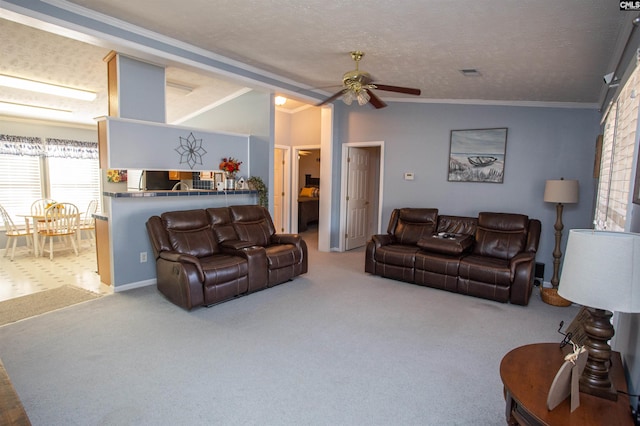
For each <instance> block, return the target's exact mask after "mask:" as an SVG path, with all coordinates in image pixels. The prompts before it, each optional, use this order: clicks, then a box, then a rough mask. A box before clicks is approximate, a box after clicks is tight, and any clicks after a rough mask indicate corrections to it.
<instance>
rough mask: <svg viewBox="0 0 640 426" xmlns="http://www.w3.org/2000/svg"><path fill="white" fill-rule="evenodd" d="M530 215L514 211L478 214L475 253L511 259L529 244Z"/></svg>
mask: <svg viewBox="0 0 640 426" xmlns="http://www.w3.org/2000/svg"><path fill="white" fill-rule="evenodd" d="M528 228H529V217H528V216H525V215H521V214H513V213H488V212H481V213H479V214H478V226H477V229H476V243H475V246H474V251H473V252H474V254H477V255H481V256H489V257H495V258H498V259H503V260H509V259H511V258H513V257H514V256H515V255H517V254H518V253H520V252H522V251H523V250H524V249H525V247H526V244H527V232H528Z"/></svg>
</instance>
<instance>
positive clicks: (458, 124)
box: [331, 103, 599, 281]
mask: <svg viewBox="0 0 640 426" xmlns="http://www.w3.org/2000/svg"><path fill="white" fill-rule="evenodd" d="M336 115H338V119H337V123H338V130H337V132H336V135H335V138H336V140H335V144H336V149H335V150H334V161H335V163H334V170H336V169H338V171H339V167H338V165H339V164H340V161H341V160H340V151H341V148H340V145H341V144H343V143H346V142H368V141H384V142H385V153H384V155H385V157H384V159H385V164H384V174H385V175H384V199H383V204H382V209H383V217H382V225H383V228H382V229H383V230H386V224H387V223H388V220H389V216H390V214H391V211H392V210H393V209H394V208H397V207H435V208H438V209H439V210H440V212H441V213H443V214H455V215H468V216H475V215H477V214H478V212H480V211H496V212H512V213H522V214H526V215H528V216H529V217H531V218H536V219H540V220H541V221H542V236H541V241H540V247H539V251H538V261H539V262H543V263H544V264H545V265H546V268H545V279H546V281H549V280H550V278H551V274H552V271H553V266H552V261H553V256H552V251H553V247H554V244H555V237H554V229H553V224H554V223H555V218H556V210H555V205H553V204H549V203H545V202H544V201H543V193H544V185H545V181H546V180H547V179H559V178H560V177H565V178H567V179H578V180H579V181H580V201H579V203H578V204H575V205H566V206H565V208H564V215H563V221H564V225H565V232H564V235H563V248H564V245H565V243H566V238H567V235H568V230H569V229H571V228H589V227H591V217H592V212H593V196H594V186H595V180H594V179H593V162H594V156H595V142H596V137H597V135H598V134H599V113H598V112H597V111H595V110H589V109H566V108H542V107H514V106H479V105H451V104H417V103H391V104H390V105H389V107H388V108H384V109H381V110H374V109H372V108H369V107H364V108H363V107H353V106H352V107H347V106H338V105H337V112H336ZM494 127H506V128H508V136H507V149H506V161H505V176H504V183H502V184H494V183H461V182H448V181H447V174H448V164H449V163H448V159H449V140H450V132H451V130H459V129H483V128H494ZM405 172H413V173H414V174H415V180H413V181H405V180H404V179H403V175H404V173H405ZM337 182H339V173H338V174H336V173H335V172H334V188H335V191H336V192H339V186H336V184H337ZM335 198H336V199H337V200H339V198H340V195H339V194H338V195H336V197H335ZM332 208H333V213H332V215H333V217H334V218H337V217H338V215H339V203H336V202H334V204H333V206H332ZM334 222H335V221H334ZM332 234H333V235H332V241H331V245H332V247H335V246H337V242H338V238H339V237H340V236H339V234H338V232H337V231H336V230H335V229H334V230H333V232H332Z"/></svg>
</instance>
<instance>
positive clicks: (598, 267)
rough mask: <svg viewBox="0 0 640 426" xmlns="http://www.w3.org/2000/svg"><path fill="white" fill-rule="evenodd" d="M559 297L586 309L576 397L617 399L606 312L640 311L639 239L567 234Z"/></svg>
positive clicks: (581, 232)
mask: <svg viewBox="0 0 640 426" xmlns="http://www.w3.org/2000/svg"><path fill="white" fill-rule="evenodd" d="M558 292H559V294H560V296H562V297H564V298H566V299H568V300H571V301H572V302H575V303H578V304H581V305H584V306H587V307H589V312H590V314H591V318H590V319H589V320H588V321H587V323H586V324H585V326H584V329H585V333H586V335H587V341H586V345H585V346H586V348H587V350H588V352H589V355H588V358H587V365H586V366H585V368H584V371H583V373H582V376H581V377H580V392H584V393H588V394H590V395H595V396H598V397H601V398H606V399H609V400H614V401H615V400H617V398H618V394H617V392H616V389H614V388H613V386H612V384H611V378H610V376H609V365H610V358H611V347H610V346H609V343H608V341H609V340H610V339H611V338H612V337H613V335H614V333H615V332H614V329H613V325H612V324H611V316H612V313H611V311H614V312H630V313H638V312H640V234H633V233H628V232H607V231H594V230H591V229H572V230H571V231H569V240H568V241H567V254H566V255H565V259H564V264H563V265H562V286H561V287H560V288H559V290H558Z"/></svg>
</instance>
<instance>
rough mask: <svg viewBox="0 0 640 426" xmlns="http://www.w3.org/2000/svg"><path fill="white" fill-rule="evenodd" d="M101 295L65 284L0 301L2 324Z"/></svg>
mask: <svg viewBox="0 0 640 426" xmlns="http://www.w3.org/2000/svg"><path fill="white" fill-rule="evenodd" d="M99 297H101V295H100V294H97V293H93V292H91V291H89V290H84V289H82V288H78V287H74V286H72V285H64V286H62V287H58V288H54V289H51V290H45V291H41V292H39V293H34V294H29V295H27V296H22V297H17V298H15V299H10V300H5V301H3V302H0V326H3V325H6V324H9V323H12V322H16V321H20V320H22V319H25V318H30V317H33V316H36V315H41V314H44V313H47V312H51V311H55V310H58V309H61V308H66V307H67V306H71V305H75V304H78V303H82V302H86V301H88V300H93V299H97V298H99Z"/></svg>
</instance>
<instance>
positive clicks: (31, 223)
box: [16, 213, 80, 257]
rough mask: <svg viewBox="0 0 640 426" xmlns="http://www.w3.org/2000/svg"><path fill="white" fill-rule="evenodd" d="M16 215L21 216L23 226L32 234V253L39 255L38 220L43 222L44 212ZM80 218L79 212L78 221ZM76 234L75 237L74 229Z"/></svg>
mask: <svg viewBox="0 0 640 426" xmlns="http://www.w3.org/2000/svg"><path fill="white" fill-rule="evenodd" d="M16 216H18V217H23V218H24V222H25V226H26V229H27V231H28V232H29V231H31V234H32V235H33V254H34V256H35V257H39V256H40V245H39V244H38V235H39V234H38V222H41V221H42V222H43V221H44V220H45V215H44V213H40V214H34V213H20V214H17V215H16ZM79 220H80V214H78V221H79ZM76 234H78V236H77V238H79V232H78V231H77V230H76Z"/></svg>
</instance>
